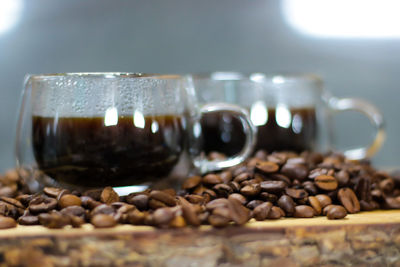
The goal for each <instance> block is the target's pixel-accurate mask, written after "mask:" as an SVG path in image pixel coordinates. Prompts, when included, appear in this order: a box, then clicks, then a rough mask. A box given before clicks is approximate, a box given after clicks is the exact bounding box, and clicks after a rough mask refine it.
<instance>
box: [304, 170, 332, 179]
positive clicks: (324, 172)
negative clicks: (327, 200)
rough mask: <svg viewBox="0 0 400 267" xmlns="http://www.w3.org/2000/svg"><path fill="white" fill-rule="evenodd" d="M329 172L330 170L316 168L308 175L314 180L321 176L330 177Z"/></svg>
mask: <svg viewBox="0 0 400 267" xmlns="http://www.w3.org/2000/svg"><path fill="white" fill-rule="evenodd" d="M328 172H329V169H325V168H315V169H313V170H311V171H310V173H309V174H308V178H310V179H311V180H314V179H315V178H317V177H318V176H320V175H328Z"/></svg>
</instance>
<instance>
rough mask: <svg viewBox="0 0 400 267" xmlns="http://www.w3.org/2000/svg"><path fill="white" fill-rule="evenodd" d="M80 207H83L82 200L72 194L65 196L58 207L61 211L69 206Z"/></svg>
mask: <svg viewBox="0 0 400 267" xmlns="http://www.w3.org/2000/svg"><path fill="white" fill-rule="evenodd" d="M80 205H82V200H81V199H80V198H79V197H77V196H75V195H71V194H66V195H63V196H62V197H61V198H60V200H59V201H58V206H60V208H61V209H63V208H66V207H69V206H80Z"/></svg>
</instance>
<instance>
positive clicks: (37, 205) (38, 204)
mask: <svg viewBox="0 0 400 267" xmlns="http://www.w3.org/2000/svg"><path fill="white" fill-rule="evenodd" d="M56 207H57V200H55V199H54V198H49V197H43V196H38V197H35V198H34V199H32V200H31V201H30V202H29V211H30V212H32V214H38V213H43V212H48V211H51V210H54V209H55V208H56Z"/></svg>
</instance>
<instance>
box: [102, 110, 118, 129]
mask: <svg viewBox="0 0 400 267" xmlns="http://www.w3.org/2000/svg"><path fill="white" fill-rule="evenodd" d="M117 124H118V110H117V108H116V107H111V108H108V109H107V110H106V115H105V116H104V125H105V126H115V125H117Z"/></svg>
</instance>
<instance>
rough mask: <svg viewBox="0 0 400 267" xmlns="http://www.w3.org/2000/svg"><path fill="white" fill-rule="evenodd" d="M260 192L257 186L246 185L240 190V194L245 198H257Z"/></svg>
mask: <svg viewBox="0 0 400 267" xmlns="http://www.w3.org/2000/svg"><path fill="white" fill-rule="evenodd" d="M260 192H261V187H260V185H259V184H252V185H246V186H244V187H242V188H241V189H240V193H241V194H242V195H244V196H246V197H254V196H257V195H258V194H259V193H260Z"/></svg>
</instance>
